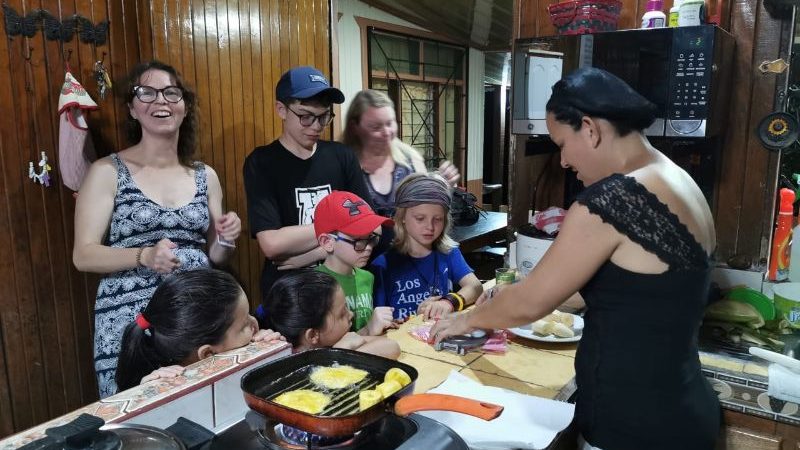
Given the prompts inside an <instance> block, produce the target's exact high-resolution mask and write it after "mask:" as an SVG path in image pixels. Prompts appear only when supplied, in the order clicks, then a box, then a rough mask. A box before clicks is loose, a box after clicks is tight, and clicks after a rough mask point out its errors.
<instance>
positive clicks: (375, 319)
mask: <svg viewBox="0 0 800 450" xmlns="http://www.w3.org/2000/svg"><path fill="white" fill-rule="evenodd" d="M393 312H394V308H392V307H391V306H377V307H375V309H373V310H372V317H370V318H369V322H367V326H366V327H365V328H366V329H367V334H369V335H370V336H380V335H381V334H383V331H384V330H387V329H389V328H397V327H398V324H397V323H395V321H394V320H393V319H392V313H393Z"/></svg>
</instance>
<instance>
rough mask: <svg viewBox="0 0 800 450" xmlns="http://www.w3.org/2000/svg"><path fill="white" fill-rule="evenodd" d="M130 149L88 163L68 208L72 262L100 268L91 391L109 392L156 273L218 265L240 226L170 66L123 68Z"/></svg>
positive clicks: (190, 100)
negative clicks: (200, 149) (201, 157)
mask: <svg viewBox="0 0 800 450" xmlns="http://www.w3.org/2000/svg"><path fill="white" fill-rule="evenodd" d="M122 94H123V95H124V99H125V103H126V106H127V107H128V114H129V115H128V131H129V133H128V135H129V136H128V137H129V140H130V143H131V147H128V148H126V149H125V150H122V151H120V152H118V153H115V154H112V155H111V156H109V157H106V158H103V159H100V160H98V161H97V162H95V163H94V164H93V165H92V167H91V169H90V170H89V173H88V174H87V176H86V179H85V180H84V181H83V184H82V185H81V189H80V195H78V201H77V204H76V206H75V247H74V248H73V253H72V259H73V262H74V263H75V266H76V267H77V268H78V269H79V270H81V271H84V272H95V273H102V274H106V276H105V277H104V278H103V280H102V281H101V282H100V286H99V288H98V291H97V300H96V303H95V339H94V357H95V371H96V373H97V382H98V386H99V389H100V396H101V397H106V396H108V395H111V394H113V393H114V392H115V391H116V386H115V384H114V370H115V368H116V366H117V354H118V352H119V347H120V339H121V338H122V331H123V329H124V328H125V325H127V324H128V323H131V322H132V321H133V318H134V314H135V313H136V312H137V311H139V310H141V309H142V308H143V307H144V306H145V305H146V304H147V301H148V300H149V299H150V297H151V296H152V295H153V291H154V290H155V288H156V286H157V285H158V284H159V283H160V282H161V279H162V277H163V276H164V275H166V274H169V273H172V272H175V271H183V270H191V269H195V268H198V267H208V266H209V260H210V261H211V262H213V263H215V264H223V263H225V262H226V261H227V260H228V258H230V255H231V254H232V252H233V241H234V240H235V239H236V238H238V237H239V233H240V232H241V221H240V220H239V217H238V216H237V215H236V214H235V213H233V212H228V213H227V214H223V211H222V188H221V186H220V182H219V179H218V178H217V174H216V172H214V170H213V169H212V168H211V167H209V166H206V165H205V164H203V163H201V162H196V161H195V160H194V151H195V141H196V126H197V118H196V115H197V105H196V102H195V96H194V93H193V92H192V91H191V90H190V89H189V88H188V87H187V86H185V85H184V83H183V82H182V81H181V79H180V77H178V75H177V73H176V72H175V69H174V68H172V67H171V66H168V65H166V64H163V63H159V62H156V61H153V62H149V63H145V64H140V65H138V66H137V67H136V68H134V69H133V71H132V73H131V75H130V77H129V82H128V86H127V88H126V89H125V91H124V92H123V93H122Z"/></svg>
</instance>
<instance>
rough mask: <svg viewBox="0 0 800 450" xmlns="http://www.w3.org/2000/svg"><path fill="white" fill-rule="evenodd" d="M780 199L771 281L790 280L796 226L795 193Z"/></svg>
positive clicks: (782, 193) (784, 191) (784, 192)
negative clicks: (793, 228) (792, 246)
mask: <svg viewBox="0 0 800 450" xmlns="http://www.w3.org/2000/svg"><path fill="white" fill-rule="evenodd" d="M684 4H685V3H684ZM780 198H781V201H780V208H779V209H778V220H777V224H775V234H773V236H772V252H771V253H770V256H769V273H768V277H769V279H770V280H771V281H785V280H786V279H787V278H789V263H790V258H791V245H792V226H793V225H794V191H793V190H791V189H787V188H783V189H781V191H780Z"/></svg>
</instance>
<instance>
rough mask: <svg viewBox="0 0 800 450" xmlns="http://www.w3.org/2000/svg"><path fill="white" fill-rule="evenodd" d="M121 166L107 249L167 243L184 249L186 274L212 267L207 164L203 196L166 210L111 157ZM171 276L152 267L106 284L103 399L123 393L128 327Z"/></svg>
mask: <svg viewBox="0 0 800 450" xmlns="http://www.w3.org/2000/svg"><path fill="white" fill-rule="evenodd" d="M111 158H112V160H113V161H114V164H115V165H116V167H117V194H116V196H115V197H114V212H113V214H112V216H111V227H110V230H109V233H108V239H107V241H106V245H108V246H110V247H116V248H136V247H146V246H153V245H155V244H156V243H158V241H160V240H161V239H164V238H167V239H169V240H171V241H172V242H174V243H175V244H177V245H178V248H176V249H175V250H174V251H175V254H176V255H177V257H178V258H179V259H180V263H181V264H180V269H179V270H181V271H186V270H192V269H196V268H199V267H208V266H209V265H210V264H209V260H208V256H207V255H206V253H205V246H206V232H207V231H208V226H209V213H208V193H207V185H206V171H205V165H204V164H202V163H195V167H194V169H195V184H196V186H197V191H196V193H195V195H194V198H193V199H192V201H191V202H189V203H188V204H186V205H184V206H181V207H179V208H166V207H163V206H161V205H159V204H157V203H155V202H154V201H152V200H150V199H149V198H148V197H147V196H146V195H145V194H144V193H143V192H142V191H141V190H140V189H139V187H138V186H136V183H135V182H134V181H133V178H131V174H130V172H129V171H128V167H127V166H126V165H125V163H124V162H123V161H122V160H121V159H120V158H119V157H118V156H117V155H116V154H112V155H111ZM165 276H166V275H163V274H159V273H156V272H155V271H153V270H151V269H148V268H146V267H137V268H135V269H128V270H123V271H120V272H115V273H110V274H108V275H106V276H105V278H103V279H102V280H101V281H100V286H99V287H98V289H97V301H96V302H95V307H94V312H95V318H94V326H95V331H94V368H95V372H96V373H97V384H98V387H99V389H100V397H101V398H104V397H108V396H109V395H113V394H114V393H116V391H117V383H116V382H115V381H114V375H115V373H116V369H117V359H118V356H119V352H120V346H121V341H122V333H123V332H124V331H125V326H126V325H128V324H129V323H131V322H133V320H134V318H135V316H136V314H137V313H139V312H140V311H141V310H142V309H144V307H145V306H147V302H148V301H150V297H151V296H152V295H153V291H155V289H156V287H157V286H158V284H159V283H161V280H162V279H163V278H164V277H165Z"/></svg>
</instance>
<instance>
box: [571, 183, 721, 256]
mask: <svg viewBox="0 0 800 450" xmlns="http://www.w3.org/2000/svg"><path fill="white" fill-rule="evenodd" d="M577 201H578V202H579V203H581V204H583V205H585V206H586V207H587V208H589V211H590V212H591V213H592V214H596V215H598V216H600V217H601V218H602V219H603V221H604V222H607V223H609V224H611V225H612V226H613V227H614V228H616V229H617V231H619V232H620V233H622V234H624V235H626V236H627V237H628V238H630V239H631V240H632V241H633V242H636V243H637V244H639V245H641V246H642V247H643V248H644V249H645V250H647V251H649V252H652V253H655V254H656V255H657V256H658V257H659V258H660V259H661V260H662V261H664V262H665V263H667V264H668V265H669V268H670V270H692V269H704V268H706V267H708V256H706V252H705V250H703V247H702V246H701V245H700V244H699V243H698V242H697V240H695V238H694V236H692V234H691V233H689V229H687V228H686V225H684V224H683V223H681V222H680V221H679V220H678V216H676V215H675V214H673V213H672V211H670V210H669V208H668V207H667V205H665V204H664V203H662V202H661V201H660V200H659V199H658V197H656V196H655V194H653V193H652V192H650V191H648V190H647V189H646V188H645V187H644V186H642V185H641V184H639V182H638V181H636V179H634V178H631V177H626V176H624V175H620V174H614V175H611V176H610V177H608V178H606V179H604V180H602V181H600V182H598V183H594V184H592V185H591V186H589V187H588V188H587V189H586V190H584V191H583V192H581V193H580V194H579V195H578V197H577Z"/></svg>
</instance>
